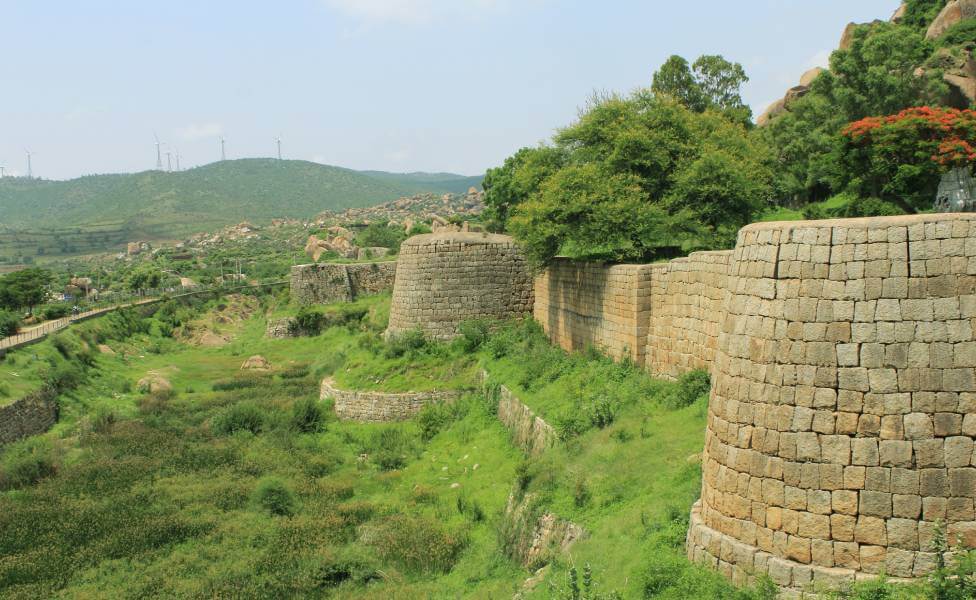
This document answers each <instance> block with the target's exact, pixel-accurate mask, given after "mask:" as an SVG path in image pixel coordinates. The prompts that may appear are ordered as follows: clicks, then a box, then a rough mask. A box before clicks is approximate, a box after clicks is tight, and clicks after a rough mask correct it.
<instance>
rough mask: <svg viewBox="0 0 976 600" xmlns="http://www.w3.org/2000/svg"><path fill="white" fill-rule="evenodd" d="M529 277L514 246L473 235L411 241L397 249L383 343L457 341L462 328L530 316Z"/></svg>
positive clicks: (488, 236) (503, 239)
mask: <svg viewBox="0 0 976 600" xmlns="http://www.w3.org/2000/svg"><path fill="white" fill-rule="evenodd" d="M532 298H533V292H532V276H531V274H530V272H529V268H528V265H527V264H526V261H525V257H524V256H523V254H522V252H521V251H520V250H519V247H518V246H517V245H516V244H515V241H514V240H513V239H512V238H510V237H508V236H505V235H497V234H491V233H477V232H449V233H433V234H427V235H418V236H414V237H412V238H410V239H408V240H407V241H405V242H403V244H402V245H401V246H400V256H399V258H398V259H397V271H396V283H395V285H394V286H393V302H392V304H391V307H390V324H389V328H388V329H387V337H395V336H397V335H400V334H402V333H404V332H406V331H410V330H414V329H418V328H419V329H421V330H423V332H424V333H425V334H426V335H427V337H429V338H432V339H439V340H447V339H451V338H453V337H456V336H457V335H458V328H459V326H460V325H461V323H462V322H464V321H467V320H472V319H507V318H510V317H515V316H521V315H525V314H527V313H530V312H531V311H532Z"/></svg>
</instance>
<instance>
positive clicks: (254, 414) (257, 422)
mask: <svg viewBox="0 0 976 600" xmlns="http://www.w3.org/2000/svg"><path fill="white" fill-rule="evenodd" d="M264 422H265V415H264V411H262V410H261V408H260V407H259V406H258V405H257V404H254V403H253V402H239V403H237V404H234V405H233V406H230V407H228V408H226V409H224V411H223V412H221V413H219V414H217V415H216V416H215V417H214V418H213V420H212V427H213V430H214V431H215V432H217V433H218V434H222V435H229V434H232V433H236V432H238V431H250V432H251V433H255V434H257V433H260V432H261V430H262V429H263V428H264Z"/></svg>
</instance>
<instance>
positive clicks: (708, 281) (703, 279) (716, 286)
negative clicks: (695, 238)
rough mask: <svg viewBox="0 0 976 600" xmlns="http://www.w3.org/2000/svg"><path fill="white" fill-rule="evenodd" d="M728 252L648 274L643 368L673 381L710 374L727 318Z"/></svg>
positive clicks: (706, 254)
mask: <svg viewBox="0 0 976 600" xmlns="http://www.w3.org/2000/svg"><path fill="white" fill-rule="evenodd" d="M731 258H732V252H731V251H720V252H694V253H692V254H691V255H690V256H688V257H686V258H679V259H676V260H672V261H670V262H669V263H667V265H666V266H663V267H658V268H657V269H655V270H654V271H652V277H651V278H652V285H651V311H650V326H649V327H648V335H647V348H646V350H645V352H644V354H645V357H646V360H645V363H644V364H645V366H646V367H647V369H648V370H649V371H650V372H651V373H653V374H655V375H656V376H658V377H665V378H668V379H676V378H677V377H678V376H680V375H681V374H683V373H687V372H688V371H692V370H695V369H710V368H711V365H712V361H713V360H714V358H715V350H716V348H717V347H718V334H719V328H720V326H721V322H722V317H723V316H724V314H725V298H726V294H727V292H728V271H729V262H730V260H731Z"/></svg>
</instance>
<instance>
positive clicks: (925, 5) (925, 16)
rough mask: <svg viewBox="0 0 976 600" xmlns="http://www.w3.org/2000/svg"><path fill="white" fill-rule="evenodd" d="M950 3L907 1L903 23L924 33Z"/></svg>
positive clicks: (934, 0) (938, 0) (946, 1)
mask: <svg viewBox="0 0 976 600" xmlns="http://www.w3.org/2000/svg"><path fill="white" fill-rule="evenodd" d="M948 2H949V0H906V2H905V5H906V10H905V16H904V17H903V18H902V20H901V22H902V24H903V25H907V26H908V27H914V28H915V29H921V30H922V31H924V30H926V29H928V26H929V25H931V24H932V21H933V20H935V17H937V16H938V15H939V12H940V11H941V10H942V8H943V7H944V6H945V5H946V4H947V3H948Z"/></svg>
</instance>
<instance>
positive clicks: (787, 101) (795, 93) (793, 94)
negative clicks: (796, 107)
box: [783, 85, 810, 110]
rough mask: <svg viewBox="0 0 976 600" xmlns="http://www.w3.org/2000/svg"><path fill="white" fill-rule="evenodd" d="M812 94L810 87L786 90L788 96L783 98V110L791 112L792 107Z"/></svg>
mask: <svg viewBox="0 0 976 600" xmlns="http://www.w3.org/2000/svg"><path fill="white" fill-rule="evenodd" d="M808 93H810V88H809V86H805V85H796V86H793V87H791V88H790V89H788V90H786V96H784V97H783V108H785V109H786V110H790V105H791V104H793V103H794V102H796V101H797V100H799V99H800V98H802V97H804V96H806V95H807V94H808Z"/></svg>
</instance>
